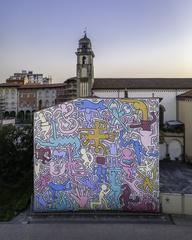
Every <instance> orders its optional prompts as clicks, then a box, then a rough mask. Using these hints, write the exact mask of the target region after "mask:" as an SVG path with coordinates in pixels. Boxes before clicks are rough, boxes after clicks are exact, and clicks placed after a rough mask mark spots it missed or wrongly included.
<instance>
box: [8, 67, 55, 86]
mask: <svg viewBox="0 0 192 240" xmlns="http://www.w3.org/2000/svg"><path fill="white" fill-rule="evenodd" d="M6 83H12V84H13V83H16V84H21V85H23V84H50V83H52V78H51V76H49V77H44V76H43V74H39V73H33V71H28V72H27V71H26V70H23V71H22V72H21V73H14V74H13V76H10V77H9V78H8V79H7V80H6Z"/></svg>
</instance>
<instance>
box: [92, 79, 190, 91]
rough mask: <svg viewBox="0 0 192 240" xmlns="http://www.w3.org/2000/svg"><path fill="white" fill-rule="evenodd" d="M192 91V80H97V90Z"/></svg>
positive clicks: (94, 87) (94, 86) (95, 86)
mask: <svg viewBox="0 0 192 240" xmlns="http://www.w3.org/2000/svg"><path fill="white" fill-rule="evenodd" d="M126 88H127V89H192V78H95V80H94V85H93V90H96V89H98V90H99V89H126Z"/></svg>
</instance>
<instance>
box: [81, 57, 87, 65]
mask: <svg viewBox="0 0 192 240" xmlns="http://www.w3.org/2000/svg"><path fill="white" fill-rule="evenodd" d="M82 60H83V64H86V57H85V56H83V59H82Z"/></svg>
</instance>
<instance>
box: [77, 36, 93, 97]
mask: <svg viewBox="0 0 192 240" xmlns="http://www.w3.org/2000/svg"><path fill="white" fill-rule="evenodd" d="M76 55H77V68H76V69H77V73H76V74H77V78H78V97H89V96H91V88H92V85H93V81H94V68H93V58H94V57H95V55H94V53H93V51H92V47H91V41H90V39H89V38H88V37H87V35H86V32H84V37H83V38H81V39H80V40H79V46H78V49H77V52H76Z"/></svg>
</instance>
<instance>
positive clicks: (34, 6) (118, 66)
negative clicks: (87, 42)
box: [0, 0, 192, 82]
mask: <svg viewBox="0 0 192 240" xmlns="http://www.w3.org/2000/svg"><path fill="white" fill-rule="evenodd" d="M191 12H192V1H191V0H97V1H94V0H89V1H88V0H70V1H69V0H52V1H50V0H0V82H4V81H5V79H6V78H8V77H9V76H10V75H12V74H13V73H14V72H19V71H21V70H23V69H26V70H33V71H34V72H36V73H44V74H45V75H52V77H53V81H54V82H63V81H64V80H66V79H67V78H69V77H72V76H75V73H76V55H75V51H76V49H77V47H78V40H79V39H80V38H81V37H82V35H83V31H84V29H85V27H86V28H87V35H88V37H89V38H90V39H91V41H92V47H93V51H94V53H95V59H94V66H95V77H192V27H191V26H192V14H191Z"/></svg>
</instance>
